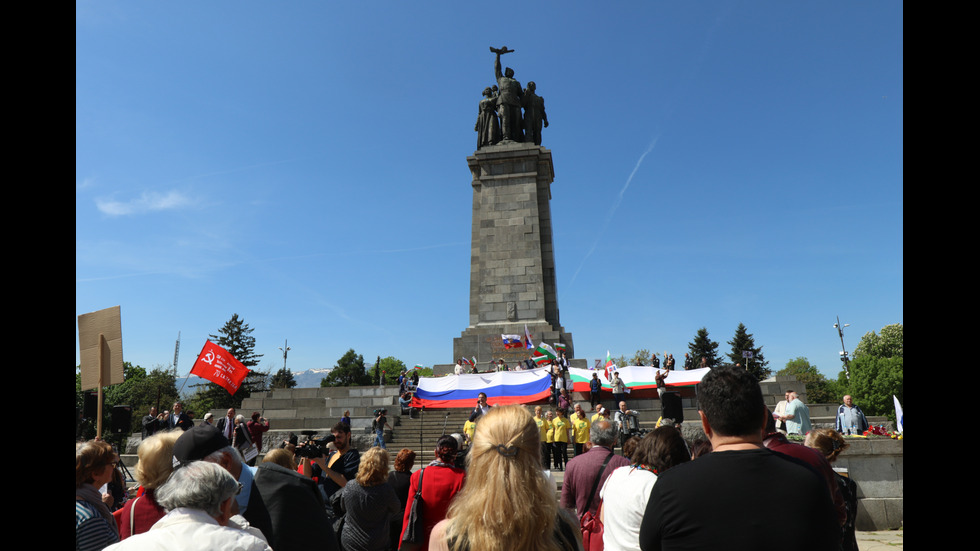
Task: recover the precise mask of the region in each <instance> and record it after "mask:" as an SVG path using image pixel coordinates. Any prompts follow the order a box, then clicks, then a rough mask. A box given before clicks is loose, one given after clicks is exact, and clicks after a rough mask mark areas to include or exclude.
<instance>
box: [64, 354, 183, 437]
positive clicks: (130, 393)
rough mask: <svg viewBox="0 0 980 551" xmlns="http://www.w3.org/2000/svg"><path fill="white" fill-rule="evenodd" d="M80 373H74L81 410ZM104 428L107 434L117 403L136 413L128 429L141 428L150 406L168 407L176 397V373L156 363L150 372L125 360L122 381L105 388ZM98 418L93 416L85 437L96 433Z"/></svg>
mask: <svg viewBox="0 0 980 551" xmlns="http://www.w3.org/2000/svg"><path fill="white" fill-rule="evenodd" d="M81 387H82V382H81V374H80V373H78V372H76V374H75V406H76V407H77V408H78V409H79V411H82V409H83V403H84V393H83V392H82V390H81ZM102 392H103V407H102V432H103V437H108V433H109V427H110V426H111V423H112V408H113V407H114V406H130V407H132V408H133V414H132V418H131V420H130V421H131V423H130V427H129V432H130V433H133V432H140V430H141V421H142V418H143V416H144V415H146V413H147V412H149V410H150V407H151V406H155V407H157V408H159V409H161V410H162V409H165V408H169V407H170V405H171V404H173V403H174V401H175V400H176V399H177V386H176V376H175V375H174V373H173V370H171V369H165V368H163V367H159V366H158V367H155V368H153V370H152V371H150V372H149V373H148V372H147V371H146V369H144V368H142V367H140V366H138V365H133V364H131V363H130V362H123V382H122V383H119V384H116V385H112V386H107V387H105V388H104V389H103V391H102ZM95 432H96V422H95V420H94V419H93V420H92V421H91V423H90V426H87V427H86V428H85V433H84V434H83V435H82V436H83V437H85V438H86V439H90V438H93V437H95Z"/></svg>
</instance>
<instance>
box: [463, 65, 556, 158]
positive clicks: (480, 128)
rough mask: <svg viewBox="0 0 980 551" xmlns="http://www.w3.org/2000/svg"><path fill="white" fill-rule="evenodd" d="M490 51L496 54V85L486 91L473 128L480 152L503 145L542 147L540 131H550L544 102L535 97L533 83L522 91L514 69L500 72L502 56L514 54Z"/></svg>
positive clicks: (484, 90)
mask: <svg viewBox="0 0 980 551" xmlns="http://www.w3.org/2000/svg"><path fill="white" fill-rule="evenodd" d="M490 51H491V52H493V53H495V54H496V60H495V61H494V66H493V69H494V76H495V77H496V79H497V84H495V85H493V86H492V87H487V88H484V89H483V99H482V100H480V108H479V114H478V115H477V119H476V126H475V127H474V128H473V130H475V131H476V133H477V138H476V147H477V149H479V148H481V147H486V146H488V145H496V144H498V143H501V142H504V143H506V142H517V143H521V142H528V143H533V144H534V145H541V128H542V127H544V128H547V127H548V115H547V114H546V113H545V110H544V98H542V97H541V96H539V95H537V94H536V93H535V89H536V85H535V83H534V82H533V81H532V82H528V83H527V88H523V89H522V88H521V83H520V82H518V81H517V80H516V79H515V78H514V70H513V69H511V68H510V67H507V68H506V69H505V70H503V71H501V67H500V56H501V55H502V54H508V53H511V52H513V51H514V50H508V49H507V47H506V46H504V47H503V48H500V49H497V48H492V47H491V48H490ZM522 110H523V114H522Z"/></svg>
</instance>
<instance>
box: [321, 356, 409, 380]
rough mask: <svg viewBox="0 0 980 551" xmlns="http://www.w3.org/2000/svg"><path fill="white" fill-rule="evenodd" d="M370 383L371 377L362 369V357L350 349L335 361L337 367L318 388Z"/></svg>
mask: <svg viewBox="0 0 980 551" xmlns="http://www.w3.org/2000/svg"><path fill="white" fill-rule="evenodd" d="M396 377H397V375H396ZM371 382H372V381H371V376H370V375H369V374H368V373H367V372H366V371H365V369H364V356H362V355H361V354H358V353H356V352H354V349H353V348H351V349H350V350H348V351H347V352H346V353H345V354H344V355H343V356H341V357H340V359H339V360H337V365H335V366H334V368H333V369H332V370H331V371H330V373H329V374H328V375H327V376H326V377H324V378H323V380H322V381H320V386H321V387H325V386H366V385H370V384H371ZM375 383H377V381H375Z"/></svg>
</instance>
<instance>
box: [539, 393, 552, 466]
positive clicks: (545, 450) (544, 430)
mask: <svg viewBox="0 0 980 551" xmlns="http://www.w3.org/2000/svg"><path fill="white" fill-rule="evenodd" d="M534 423H535V424H536V425H537V426H538V431H539V432H540V433H541V465H542V466H543V467H544V468H545V470H549V469H551V444H550V443H549V442H548V432H549V431H554V429H553V428H552V427H551V421H549V420H548V418H547V417H545V416H544V415H543V414H542V413H541V406H535V407H534ZM552 434H554V433H553V432H552Z"/></svg>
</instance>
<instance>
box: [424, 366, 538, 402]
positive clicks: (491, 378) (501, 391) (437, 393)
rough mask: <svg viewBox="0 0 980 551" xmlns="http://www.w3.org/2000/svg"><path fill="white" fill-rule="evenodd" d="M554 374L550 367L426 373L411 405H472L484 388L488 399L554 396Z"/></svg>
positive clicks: (491, 400) (526, 398)
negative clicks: (441, 375) (465, 372)
mask: <svg viewBox="0 0 980 551" xmlns="http://www.w3.org/2000/svg"><path fill="white" fill-rule="evenodd" d="M550 386H551V375H550V374H549V373H548V370H547V369H543V368H539V369H530V370H527V371H499V372H496V373H474V374H464V375H447V376H445V377H423V378H421V379H419V386H418V388H417V389H416V390H415V396H414V397H412V407H422V406H425V407H427V408H471V407H473V406H475V405H476V399H477V396H479V394H480V393H481V392H485V393H486V395H487V403H488V404H490V405H492V406H495V405H498V404H528V403H533V402H537V401H539V400H547V399H548V397H550V396H551V389H550Z"/></svg>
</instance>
